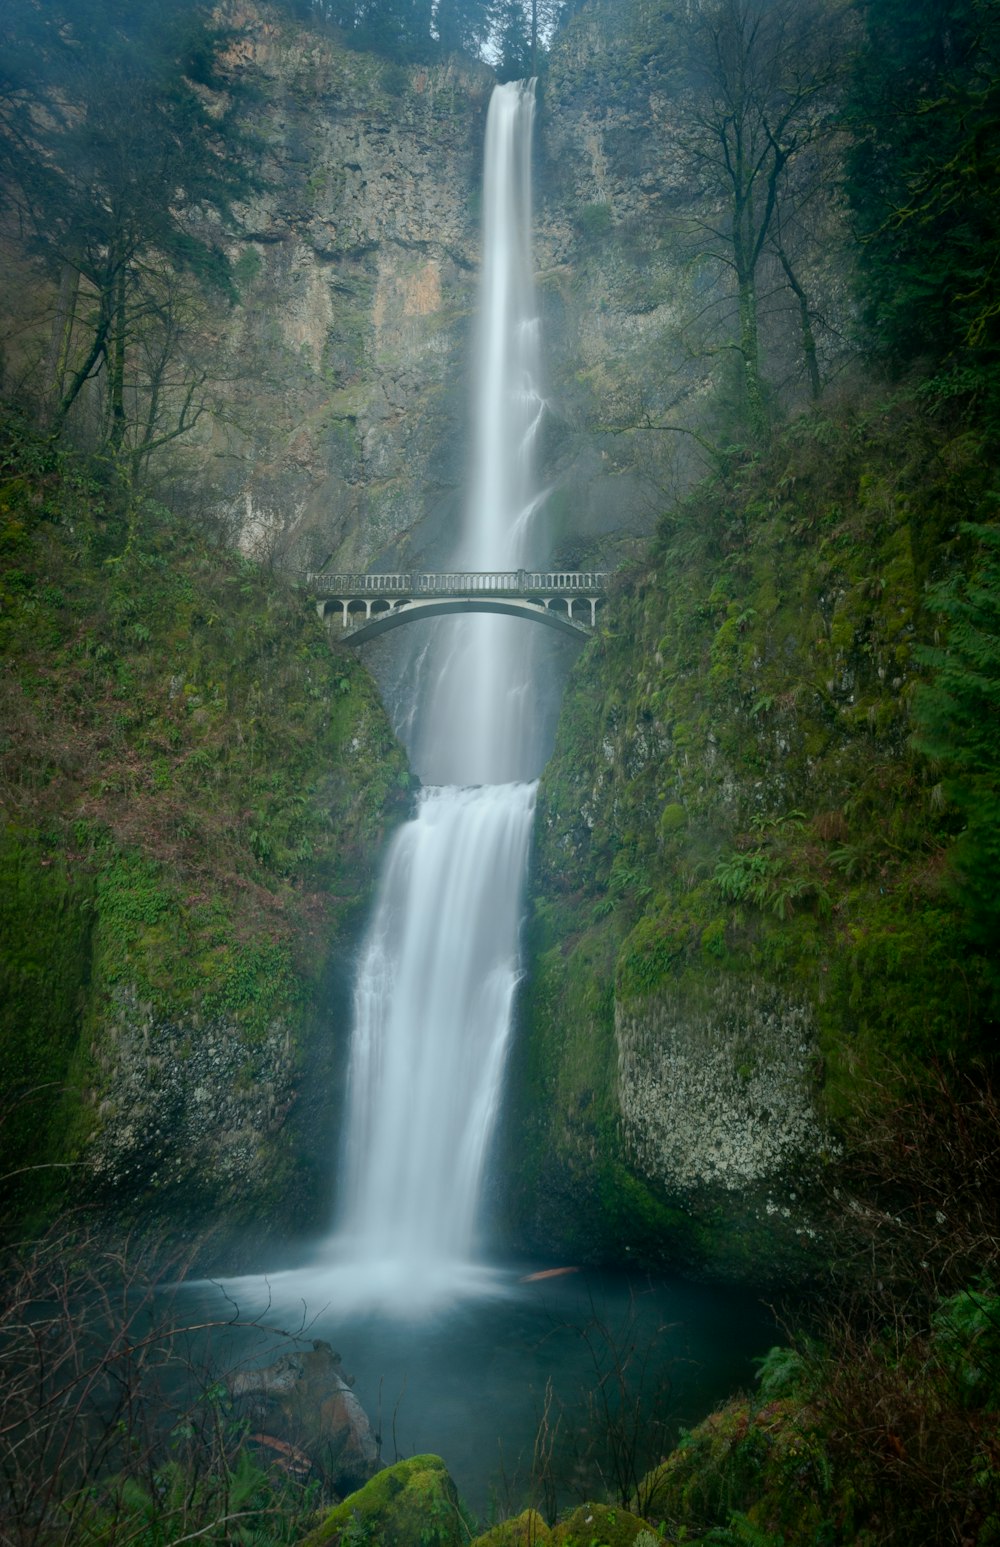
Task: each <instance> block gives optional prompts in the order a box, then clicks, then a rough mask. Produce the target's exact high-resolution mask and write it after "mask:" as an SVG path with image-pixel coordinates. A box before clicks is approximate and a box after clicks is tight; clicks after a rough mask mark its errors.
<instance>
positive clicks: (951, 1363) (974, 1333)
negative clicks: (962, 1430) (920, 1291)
mask: <svg viewBox="0 0 1000 1547" xmlns="http://www.w3.org/2000/svg"><path fill="white" fill-rule="evenodd" d="M933 1333H934V1347H935V1350H936V1352H937V1355H938V1357H939V1358H940V1360H941V1361H942V1363H943V1364H944V1366H945V1368H946V1369H947V1371H948V1373H949V1375H950V1376H951V1378H952V1379H953V1380H954V1382H955V1384H956V1387H957V1389H958V1391H959V1393H960V1397H961V1400H962V1402H963V1404H964V1405H966V1406H968V1407H977V1408H983V1407H986V1408H991V1409H994V1410H995V1409H996V1407H997V1404H998V1402H1000V1295H998V1294H997V1291H996V1287H995V1286H994V1285H993V1284H992V1283H991V1282H989V1280H984V1281H983V1282H982V1283H980V1284H978V1285H977V1286H975V1287H974V1288H969V1289H962V1290H959V1292H958V1293H957V1294H954V1295H951V1296H949V1298H948V1299H947V1300H945V1301H944V1302H943V1303H942V1304H941V1305H940V1306H939V1307H938V1309H937V1311H936V1312H935V1313H934V1319H933Z"/></svg>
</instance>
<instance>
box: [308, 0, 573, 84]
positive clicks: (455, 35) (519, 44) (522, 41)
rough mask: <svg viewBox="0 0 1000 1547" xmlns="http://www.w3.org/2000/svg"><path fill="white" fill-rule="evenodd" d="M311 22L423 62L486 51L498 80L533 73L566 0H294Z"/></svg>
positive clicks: (362, 44)
mask: <svg viewBox="0 0 1000 1547" xmlns="http://www.w3.org/2000/svg"><path fill="white" fill-rule="evenodd" d="M293 5H294V9H295V10H296V11H297V12H298V13H299V14H300V15H302V16H304V17H305V18H307V19H309V20H311V21H317V20H318V21H323V22H326V23H328V24H331V25H332V26H334V27H336V28H337V29H338V31H339V32H340V33H341V35H342V36H343V38H344V39H345V41H346V42H347V43H348V44H349V46H350V47H351V48H357V49H371V50H373V51H374V52H376V53H379V54H385V55H387V56H388V57H389V58H390V59H393V60H396V61H399V62H403V63H410V62H412V61H414V60H419V61H421V62H424V63H426V62H427V61H429V60H431V59H433V58H434V57H435V56H436V55H438V54H441V53H449V52H452V51H453V50H461V51H463V52H465V53H468V54H472V55H474V56H479V55H481V54H482V53H483V51H484V50H487V49H488V51H489V53H490V56H491V58H494V59H495V60H496V62H497V70H498V74H499V76H500V79H501V80H520V79H522V78H523V77H525V76H527V75H537V73H538V69H539V66H540V64H541V62H542V58H543V49H544V45H545V40H546V38H547V36H548V34H549V33H550V32H551V30H552V28H553V27H555V26H556V25H557V23H558V21H559V18H560V17H561V15H562V14H563V12H564V11H566V10H567V9H568V8H569V7H568V6H567V5H566V4H565V0H293Z"/></svg>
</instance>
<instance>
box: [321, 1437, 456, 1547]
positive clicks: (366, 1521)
mask: <svg viewBox="0 0 1000 1547" xmlns="http://www.w3.org/2000/svg"><path fill="white" fill-rule="evenodd" d="M470 1535H471V1532H470V1529H469V1521H468V1517H467V1516H466V1514H465V1511H464V1510H463V1509H462V1507H461V1505H460V1503H459V1501H458V1494H457V1493H456V1491H455V1484H454V1483H453V1482H452V1480H451V1478H450V1477H449V1476H448V1473H447V1471H446V1470H445V1465H444V1462H443V1461H442V1460H441V1459H440V1457H439V1456H412V1457H411V1458H410V1460H408V1461H398V1462H397V1463H396V1465H395V1466H390V1467H386V1469H385V1470H384V1471H382V1472H378V1473H377V1474H376V1475H375V1476H374V1477H373V1478H372V1479H371V1481H370V1482H368V1483H366V1484H365V1486H364V1487H363V1488H361V1489H359V1491H358V1492H357V1493H352V1494H351V1495H350V1496H349V1497H348V1498H346V1499H345V1500H344V1501H343V1503H342V1504H338V1505H337V1507H336V1508H335V1509H332V1510H330V1512H329V1514H327V1515H326V1516H325V1517H324V1519H323V1522H322V1524H320V1525H318V1526H317V1527H316V1529H315V1530H314V1531H310V1533H309V1535H308V1536H306V1537H305V1538H304V1539H303V1541H302V1547H336V1544H338V1543H345V1544H346V1543H352V1544H355V1543H361V1542H364V1543H370V1544H371V1547H464V1544H465V1543H466V1542H468V1540H469V1537H470Z"/></svg>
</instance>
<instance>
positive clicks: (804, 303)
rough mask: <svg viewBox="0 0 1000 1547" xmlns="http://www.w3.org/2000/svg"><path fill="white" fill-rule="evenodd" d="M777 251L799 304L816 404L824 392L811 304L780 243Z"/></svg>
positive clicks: (803, 344)
mask: <svg viewBox="0 0 1000 1547" xmlns="http://www.w3.org/2000/svg"><path fill="white" fill-rule="evenodd" d="M775 251H776V252H777V254H778V261H779V263H780V264H781V267H782V268H783V269H784V271H785V278H786V279H787V280H788V284H789V287H790V289H791V291H792V293H793V295H794V296H795V299H796V300H797V301H798V303H799V331H800V333H801V335H802V353H803V355H804V356H805V361H806V374H807V376H808V377H809V395H810V397H811V398H812V400H813V402H814V403H815V402H816V399H817V398H818V397H819V396H820V393H821V392H822V390H823V385H822V382H821V381H820V377H819V360H818V358H817V355H816V335H815V334H814V333H813V329H812V318H811V317H810V315H809V302H808V300H807V298H806V293H805V291H804V290H803V288H802V286H801V285H800V284H799V281H798V279H797V277H796V274H795V271H794V270H793V268H792V265H791V264H790V263H789V261H788V256H787V254H786V252H785V249H784V248H783V247H782V246H781V244H780V243H778V244H776V246H775Z"/></svg>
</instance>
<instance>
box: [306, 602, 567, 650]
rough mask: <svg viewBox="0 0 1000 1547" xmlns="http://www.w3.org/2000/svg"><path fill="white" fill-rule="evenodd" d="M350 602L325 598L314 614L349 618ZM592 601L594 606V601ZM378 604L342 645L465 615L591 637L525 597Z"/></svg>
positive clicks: (346, 633)
mask: <svg viewBox="0 0 1000 1547" xmlns="http://www.w3.org/2000/svg"><path fill="white" fill-rule="evenodd" d="M576 599H577V600H579V599H581V598H576ZM354 600H356V598H353V597H352V598H350V600H341V599H340V598H336V599H335V598H327V599H325V600H324V601H321V602H318V603H317V610H318V612H319V614H320V617H322V618H324V619H325V618H327V617H329V616H330V615H331V614H332V615H333V616H336V614H337V613H338V612H341V611H342V612H343V615H344V616H349V611H348V609H349V606H350V601H354ZM586 600H590V598H586ZM594 600H595V603H596V600H597V599H596V598H595V599H594ZM378 602H382V603H384V610H380V611H376V610H375V607H376V606H377V605H378ZM378 602H373V603H372V605H371V608H370V610H369V612H368V614H367V615H366V617H365V620H364V622H362V623H358V624H355V625H354V626H353V627H348V628H346V629H344V630H343V632H342V633H341V636H340V637H341V639H342V640H343V642H344V643H345V644H350V645H361V644H365V643H366V642H367V641H368V640H370V639H377V638H378V636H379V635H380V634H386V633H388V632H389V631H390V630H391V629H396V628H401V627H402V626H403V624H404V623H415V622H417V621H418V620H419V619H420V618H442V617H447V616H449V615H451V614H454V613H469V612H484V613H494V614H500V615H502V616H506V617H510V618H522V619H525V620H527V621H528V622H531V623H540V624H542V625H543V626H544V627H547V628H554V629H558V630H559V631H560V633H563V634H571V635H572V636H573V638H574V639H576V640H577V641H578V642H581V641H582V640H584V639H589V638H590V637H591V635H592V634H593V628H592V627H591V626H590V625H589V624H587V623H583V622H581V621H578V620H577V619H575V618H573V617H571V616H570V614H569V611H568V610H567V611H565V612H564V611H561V610H559V611H557V610H555V609H553V608H550V607H549V606H546V604H545V602H540V601H539V602H536V601H532V600H530V599H529V598H527V597H517V596H510V597H504V596H439V597H434V598H433V599H431V598H426V599H425V598H423V597H418V598H414V599H411V598H409V597H405V598H401V599H400V600H398V601H396V600H395V599H393V600H388V599H386V598H384V597H380V598H378Z"/></svg>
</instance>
